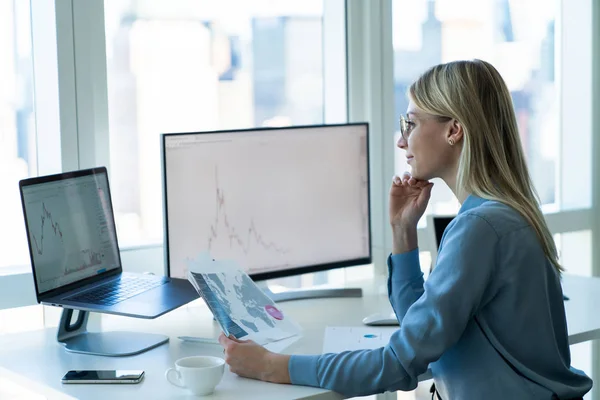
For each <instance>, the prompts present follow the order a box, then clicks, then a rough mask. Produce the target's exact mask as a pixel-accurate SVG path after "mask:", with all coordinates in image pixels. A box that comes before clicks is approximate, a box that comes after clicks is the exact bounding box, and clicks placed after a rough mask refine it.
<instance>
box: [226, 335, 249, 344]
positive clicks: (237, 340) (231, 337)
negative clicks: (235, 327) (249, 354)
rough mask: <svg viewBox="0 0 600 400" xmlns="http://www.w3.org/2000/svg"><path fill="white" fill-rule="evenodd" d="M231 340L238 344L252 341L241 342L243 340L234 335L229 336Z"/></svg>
mask: <svg viewBox="0 0 600 400" xmlns="http://www.w3.org/2000/svg"><path fill="white" fill-rule="evenodd" d="M229 340H231V341H233V342H236V343H248V342H250V340H241V339H238V338H236V337H235V336H233V335H229Z"/></svg>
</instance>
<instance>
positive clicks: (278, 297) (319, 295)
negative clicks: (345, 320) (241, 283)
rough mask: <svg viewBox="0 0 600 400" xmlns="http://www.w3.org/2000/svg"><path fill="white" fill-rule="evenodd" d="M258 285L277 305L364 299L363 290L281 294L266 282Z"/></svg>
mask: <svg viewBox="0 0 600 400" xmlns="http://www.w3.org/2000/svg"><path fill="white" fill-rule="evenodd" d="M257 284H258V286H259V287H260V288H261V289H262V290H263V291H264V292H265V293H266V295H267V296H269V297H270V298H271V299H272V300H273V301H274V302H276V303H281V302H282V301H290V300H305V299H323V298H333V297H362V289H361V288H327V289H289V290H286V291H284V292H281V293H273V292H272V291H271V289H269V287H268V286H267V284H266V283H265V282H260V283H257Z"/></svg>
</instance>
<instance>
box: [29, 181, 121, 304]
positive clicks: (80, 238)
mask: <svg viewBox="0 0 600 400" xmlns="http://www.w3.org/2000/svg"><path fill="white" fill-rule="evenodd" d="M107 191H108V184H107V180H106V176H94V175H91V176H83V177H76V178H72V179H68V180H61V181H56V182H46V183H40V184H37V185H31V186H27V187H24V188H23V201H24V206H25V211H26V223H27V228H28V229H27V230H28V233H29V236H30V239H31V241H30V242H31V251H32V254H33V262H34V267H35V272H36V273H35V276H36V281H37V287H38V290H39V292H40V293H44V292H47V291H50V290H52V289H55V288H57V287H60V286H63V285H66V284H69V283H72V282H75V281H78V280H81V279H84V278H88V277H90V276H93V275H96V274H98V273H101V272H103V271H106V270H110V269H114V268H118V266H119V257H118V246H117V245H116V243H117V242H116V238H115V237H114V235H115V234H114V221H113V220H112V218H111V215H112V214H111V213H110V207H111V204H110V198H109V196H108V193H107Z"/></svg>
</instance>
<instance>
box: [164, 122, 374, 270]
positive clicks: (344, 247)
mask: <svg viewBox="0 0 600 400" xmlns="http://www.w3.org/2000/svg"><path fill="white" fill-rule="evenodd" d="M368 139H369V137H368V124H367V123H352V124H343V125H318V126H295V127H283V128H258V129H244V130H228V131H213V132H197V133H167V134H163V135H161V142H162V143H161V144H162V146H161V151H162V161H163V165H162V178H163V195H164V217H165V240H164V243H165V258H166V270H167V275H168V276H171V277H185V276H186V275H187V260H190V259H194V258H196V257H198V256H199V255H200V254H202V253H205V252H209V253H210V255H211V256H212V258H214V259H228V260H235V261H237V262H238V263H239V264H240V265H241V266H242V267H243V268H245V270H246V272H247V273H248V274H249V275H250V276H251V277H252V278H253V279H254V280H266V279H272V278H279V277H285V276H290V275H297V274H304V273H309V272H317V271H323V270H329V269H333V268H342V267H348V266H353V265H362V264H369V263H371V230H370V207H369V148H368Z"/></svg>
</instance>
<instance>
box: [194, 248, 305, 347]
mask: <svg viewBox="0 0 600 400" xmlns="http://www.w3.org/2000/svg"><path fill="white" fill-rule="evenodd" d="M188 268H189V273H188V279H189V280H190V282H191V283H192V285H194V287H195V288H196V290H197V291H198V293H199V294H200V296H201V297H202V298H203V299H204V301H205V302H206V304H207V305H208V307H209V308H210V310H211V311H212V313H213V315H214V317H215V319H216V320H217V322H218V323H219V325H220V326H221V329H222V330H223V332H224V333H225V334H231V335H233V336H235V337H236V338H238V339H239V338H243V339H252V340H254V341H255V342H257V343H259V344H266V343H270V342H274V341H278V340H281V339H285V338H289V337H291V336H294V335H297V334H299V333H300V332H301V328H300V327H299V326H298V325H297V324H296V323H294V322H293V321H292V320H290V319H289V318H288V317H287V316H286V315H284V313H283V311H282V310H281V309H280V308H279V307H278V306H277V305H276V304H275V303H274V302H273V300H271V299H270V298H269V297H268V296H267V295H266V294H265V293H264V292H263V291H262V290H261V289H260V288H259V287H258V286H256V284H255V283H254V281H252V279H250V277H249V276H248V274H246V273H245V272H244V271H243V270H242V269H241V268H239V267H236V265H235V263H234V262H231V261H230V262H228V261H214V260H212V259H211V258H210V256H208V254H203V255H201V256H200V257H199V258H198V259H196V260H188Z"/></svg>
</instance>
